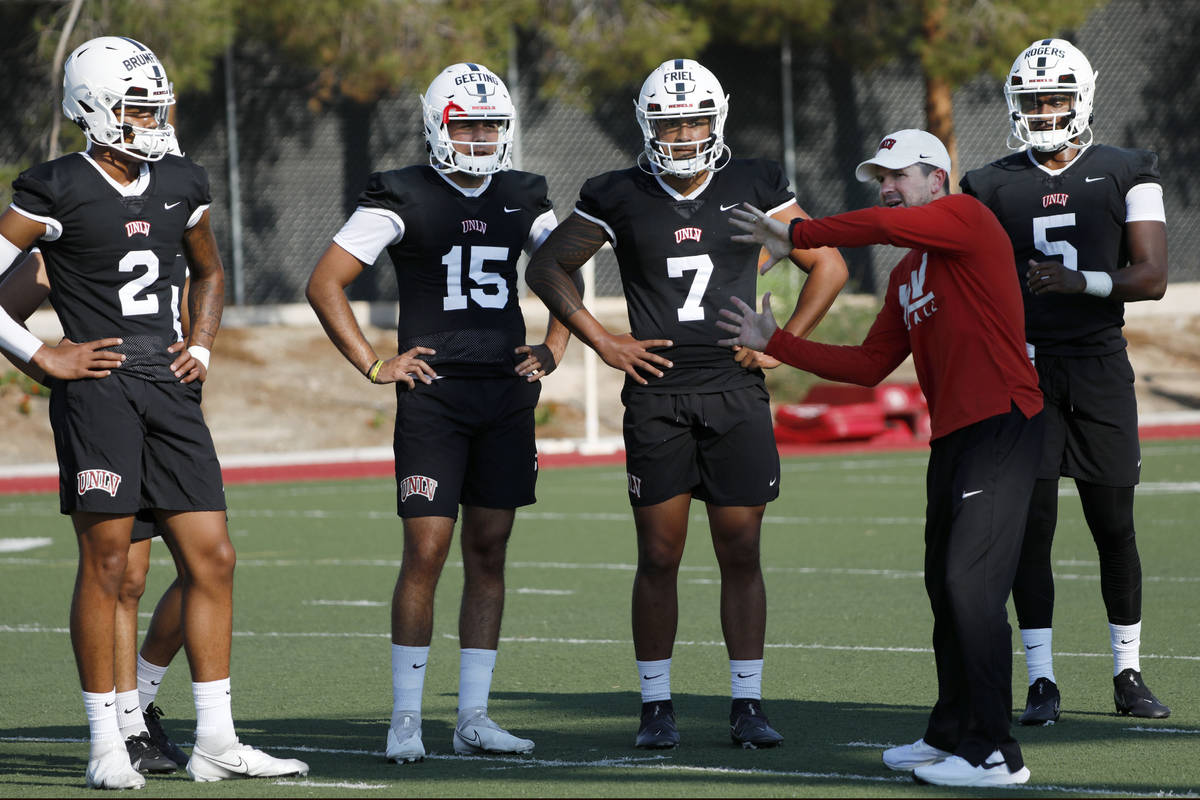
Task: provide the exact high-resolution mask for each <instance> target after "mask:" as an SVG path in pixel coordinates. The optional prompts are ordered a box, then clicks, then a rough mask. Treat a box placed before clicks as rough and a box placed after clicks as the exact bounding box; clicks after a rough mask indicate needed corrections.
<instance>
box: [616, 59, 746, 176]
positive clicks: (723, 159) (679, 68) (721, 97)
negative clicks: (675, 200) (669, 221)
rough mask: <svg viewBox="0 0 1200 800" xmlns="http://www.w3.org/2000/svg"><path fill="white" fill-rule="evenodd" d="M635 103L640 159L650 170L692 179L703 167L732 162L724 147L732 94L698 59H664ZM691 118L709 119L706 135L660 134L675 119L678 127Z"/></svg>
mask: <svg viewBox="0 0 1200 800" xmlns="http://www.w3.org/2000/svg"><path fill="white" fill-rule="evenodd" d="M634 107H635V109H636V114H637V121H638V125H639V126H641V129H642V152H641V153H639V154H638V160H637V163H638V166H639V167H641V168H642V169H643V170H645V171H646V172H650V173H654V172H665V173H666V174H668V175H675V176H678V177H681V178H690V177H692V176H693V175H697V174H699V173H701V172H704V171H705V170H711V171H714V172H715V171H716V170H719V169H721V168H722V167H724V166H725V165H726V164H727V163H729V148H728V147H726V146H725V116H726V115H727V114H728V113H729V96H728V95H726V94H725V92H724V91H722V90H721V83H720V81H718V80H717V78H716V76H715V75H713V74H712V73H711V72H709V71H708V69H706V68H705V67H704V66H703V65H701V64H700V63H699V62H696V61H692V60H691V59H689V58H676V59H673V60H671V61H664V62H663V63H662V64H660V65H659V66H658V67H657V68H656V69H655V70H654V71H653V72H651V73H650V76H649V77H648V78H646V81H645V83H643V84H642V90H641V91H640V92H638V96H637V99H636V100H635V101H634ZM688 119H692V120H698V119H707V120H708V123H709V130H708V135H707V137H705V138H701V139H698V140H695V139H688V138H687V137H686V136H684V137H683V138H680V139H676V140H672V141H665V140H664V139H663V138H662V131H663V130H664V129H665V128H667V127H670V126H671V123H674V124H675V126H677V127H678V126H681V125H683V124H684V121H685V120H688ZM685 127H686V126H685Z"/></svg>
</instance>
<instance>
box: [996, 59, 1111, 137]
mask: <svg viewBox="0 0 1200 800" xmlns="http://www.w3.org/2000/svg"><path fill="white" fill-rule="evenodd" d="M1095 91H1096V73H1095V72H1093V71H1092V65H1091V64H1089V63H1088V60H1087V58H1085V57H1084V55H1083V53H1081V52H1079V49H1078V48H1077V47H1075V45H1073V44H1071V43H1070V42H1068V41H1067V40H1066V39H1039V40H1038V41H1036V42H1034V43H1033V44H1031V45H1029V46H1028V47H1026V48H1025V51H1024V52H1023V53H1021V55H1019V56H1017V60H1016V61H1014V62H1013V65H1012V69H1011V70H1009V74H1008V80H1007V81H1005V83H1004V99H1005V100H1007V101H1008V114H1009V121H1010V124H1011V125H1012V133H1011V135H1010V136H1009V147H1011V148H1013V149H1017V150H1019V149H1021V148H1022V147H1025V146H1029V147H1032V148H1033V149H1034V150H1041V151H1044V152H1053V151H1055V150H1060V149H1062V148H1063V147H1065V146H1066V145H1067V144H1068V143H1069V142H1070V141H1071V140H1073V139H1075V138H1076V137H1080V144H1079V145H1077V146H1083V145H1087V144H1090V143H1091V141H1092V135H1091V129H1090V127H1089V126H1090V125H1091V124H1092V101H1093V94H1094V93H1095ZM1050 93H1064V94H1070V95H1071V96H1072V97H1073V98H1074V103H1073V106H1072V108H1071V110H1070V111H1069V112H1067V113H1065V114H1033V113H1029V112H1030V111H1032V110H1035V108H1034V105H1033V101H1034V98H1035V97H1036V96H1037V95H1039V94H1050ZM1040 120H1052V121H1053V122H1054V123H1055V124H1054V126H1053V128H1052V130H1036V129H1035V128H1034V126H1032V125H1031V124H1030V123H1031V122H1035V121H1040ZM1014 140H1015V141H1014Z"/></svg>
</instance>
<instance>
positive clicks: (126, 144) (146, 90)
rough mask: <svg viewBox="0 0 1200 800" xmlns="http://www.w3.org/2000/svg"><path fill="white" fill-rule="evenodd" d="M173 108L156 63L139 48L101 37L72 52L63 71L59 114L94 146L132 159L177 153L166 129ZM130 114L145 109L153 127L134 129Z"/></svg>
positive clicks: (119, 38) (171, 132) (162, 72)
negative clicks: (75, 126)
mask: <svg viewBox="0 0 1200 800" xmlns="http://www.w3.org/2000/svg"><path fill="white" fill-rule="evenodd" d="M174 103H175V95H174V93H173V92H172V91H171V82H170V81H169V80H167V73H166V71H165V70H164V69H163V68H162V64H161V63H160V62H159V60H158V57H157V56H155V55H154V53H153V51H151V50H150V48H148V47H146V45H144V44H142V43H141V42H138V41H135V40H133V39H129V38H127V37H124V36H101V37H100V38H98V39H92V40H90V41H87V42H84V43H83V44H81V45H80V46H79V47H77V48H75V52H73V53H71V55H70V57H69V58H68V59H67V62H66V64H65V65H64V66H63V103H62V108H63V113H64V114H66V115H67V118H68V119H70V120H71V121H72V122H74V123H75V124H77V125H78V126H79V127H80V128H82V129H83V133H84V135H85V136H87V138H88V139H89V140H90V141H92V142H93V143H95V144H98V145H103V146H104V147H111V148H113V149H114V150H119V151H120V152H122V153H124V154H126V155H128V156H130V157H132V158H136V159H138V160H139V161H158V160H159V159H161V158H162V157H163V156H165V155H166V154H167V153H169V152H172V151H173V150H176V149H177V148H178V145H177V144H176V142H175V130H174V128H172V127H171V126H170V125H169V124H167V108H168V107H169V106H171V105H174ZM130 108H148V109H150V110H152V111H153V113H154V125H153V127H146V126H144V125H135V124H133V122H132V121H131V119H129V118H128V114H127V110H128V109H130Z"/></svg>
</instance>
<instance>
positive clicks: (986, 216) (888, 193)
mask: <svg viewBox="0 0 1200 800" xmlns="http://www.w3.org/2000/svg"><path fill="white" fill-rule="evenodd" d="M949 173H950V156H949V154H948V153H947V152H946V148H945V146H943V145H942V143H941V142H940V141H939V140H938V139H937V138H936V137H935V136H933V135H932V134H930V133H927V132H925V131H919V130H903V131H897V132H896V133H893V134H890V135H888V136H886V137H884V139H883V140H882V141H881V142H880V143H879V149H878V152H877V153H876V154H875V157H874V158H871V159H869V160H867V161H864V162H863V163H861V164H859V165H858V169H857V170H856V171H855V175H856V176H857V177H858V179H859V180H860V181H864V182H865V181H872V180H873V181H876V182H878V184H879V196H880V201H881V205H882V206H883V207H881V208H869V209H863V210H861V211H851V212H848V213H845V214H837V215H835V216H832V217H825V218H823V219H813V220H803V219H797V220H793V222H792V223H791V225H790V226H785V225H784V224H783V223H781V222H778V221H777V220H773V219H771V218H770V217H767V216H765V215H763V214H762V212H760V211H758V210H757V209H754V208H750V207H747V208H748V210H745V211H742V210H740V209H739V210H736V211H734V218H733V224H734V225H736V226H737V227H739V228H741V229H742V230H744V231H746V233H745V234H742V235H737V236H734V237H733V238H734V239H735V240H738V241H743V242H747V243H752V242H757V243H759V244H762V245H764V246H765V247H767V248H768V249H769V250H770V252H771V254H772V255H773V256H775V257H776V259H779V258H781V257H783V256H784V255H786V254H787V253H789V252H791V250H792V248H793V247H798V248H813V247H823V246H834V247H857V246H862V245H868V244H892V245H897V246H901V247H909V248H912V249H911V250H910V251H909V252H908V254H907V255H905V256H904V258H902V259H901V260H900V263H899V264H897V265H896V267H895V268H894V269H893V270H892V274H891V279H890V281H889V283H888V290H887V295H886V297H885V299H884V303H883V308H882V309H880V311H879V316H878V317H876V319H875V323H874V324H873V325H872V326H871V330H870V332H869V333H868V334H867V338H866V339H865V340H864V341H863V343H862V344H861V345H858V346H857V347H842V346H834V345H827V344H819V343H816V342H811V341H807V340H804V339H800V338H797V337H795V336H792V335H791V334H789V333H787V332H785V331H782V330H780V329H779V326H778V325H777V324H776V322H775V318H774V316H773V315H772V313H771V307H770V294H769V293H768V294H767V295H765V296H764V297H763V313H761V314H759V313H756V312H755V311H754V309H752V308H750V307H749V306H747V305H746V304H745V303H743V302H741V301H740V300H738V299H737V298H731V299H732V300H733V302H734V304H735V305H736V306H737V308H738V310H737V311H728V310H724V311H722V312H721V314H722V316H723V317H724V321H721V322H718V323H717V324H718V325H719V326H720V327H721V328H722V329H724V330H727V331H730V332H731V333H734V334H735V336H734V337H733V338H730V339H725V340H723V341H722V342H721V343H722V344H727V345H739V346H743V347H749V348H751V349H754V350H761V351H764V352H766V353H767V355H770V356H773V357H775V358H777V359H779V360H780V361H783V362H785V363H787V364H791V365H792V366H794V367H799V368H800V369H803V370H806V371H808V372H812V373H814V374H816V375H820V376H821V377H823V378H827V379H830V380H836V381H845V382H848V383H857V384H862V385H865V386H872V385H874V384H876V383H879V381H881V380H882V379H883V378H885V377H886V376H887V375H888V374H889V373H891V372H892V370H894V369H895V368H896V367H897V366H899V365H900V363H901V362H902V361H904V359H905V358H906V357H907V356H908V354H909V353H910V352H911V353H912V354H913V360H914V362H915V363H916V368H917V380H918V381H919V382H920V384H921V389H922V390H923V391H924V392H925V396H926V398H928V401H929V411H930V414H931V416H932V422H933V436H932V441H931V443H930V455H929V468H928V473H927V476H926V492H927V498H926V500H927V509H926V520H925V588H926V590H927V591H928V593H929V603H930V605H931V606H932V608H933V619H934V622H933V648H934V654H935V658H936V661H937V673H938V700H937V703H936V704H935V705H934V707H933V711H932V713H931V714H930V716H929V725H928V727H927V728H926V730H925V735H924V736H923V737H922V738H921V739H918V740H917V741H916V742H914V743H913V744H910V745H904V746H901V747H894V748H891V749H889V750H886V751H884V754H883V761H884V763H885V764H886V765H887V766H888V767H891V768H892V769H898V770H909V769H911V770H914V774H915V776H916V778H917V779H918V780H920V781H923V782H927V783H936V784H943V785H950V786H1002V785H1007V784H1013V783H1024V782H1025V781H1027V780H1028V779H1029V770H1028V769H1027V768H1026V767H1025V765H1024V762H1023V760H1022V758H1021V748H1020V745H1018V744H1017V741H1016V739H1014V738H1013V736H1012V731H1011V721H1010V716H1011V709H1012V631H1011V629H1010V628H1009V625H1008V615H1007V613H1006V611H1005V601H1006V599H1007V598H1008V594H1009V591H1010V590H1011V589H1012V582H1013V575H1014V574H1015V572H1016V568H1017V558H1018V556H1019V554H1020V551H1021V538H1022V534H1023V531H1024V529H1025V515H1026V512H1027V506H1028V503H1029V498H1030V495H1031V493H1032V491H1033V480H1034V476H1035V474H1036V467H1037V461H1038V455H1039V452H1040V450H1039V448H1040V446H1041V438H1042V417H1041V413H1040V412H1041V410H1042V396H1041V392H1040V391H1039V389H1038V378H1037V373H1036V372H1035V370H1034V368H1033V365H1032V364H1031V363H1030V361H1029V357H1028V356H1027V355H1026V351H1025V322H1024V309H1023V306H1022V302H1021V289H1020V286H1019V285H1018V283H1017V279H1016V276H1015V275H1014V273H1013V270H1012V264H1013V254H1012V245H1011V244H1010V242H1009V238H1008V235H1007V234H1006V233H1005V232H1004V229H1003V228H1002V227H1001V226H1000V223H999V222H998V221H997V220H996V218H995V216H993V215H992V212H991V211H989V210H988V209H987V207H985V206H984V205H983V204H982V203H980V202H979V201H978V200H976V199H975V198H973V197H969V196H967V195H961V194H959V195H952V196H951V195H949V194H947V191H948V189H947V185H948V184H947V181H948V180H949Z"/></svg>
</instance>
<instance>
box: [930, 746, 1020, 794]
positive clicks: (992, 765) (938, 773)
mask: <svg viewBox="0 0 1200 800" xmlns="http://www.w3.org/2000/svg"><path fill="white" fill-rule="evenodd" d="M913 777H914V778H916V779H917V782H918V783H932V784H936V785H937V786H1012V785H1015V784H1018V783H1025V781H1027V780H1029V768H1028V767H1021V768H1020V769H1019V770H1017V771H1015V772H1013V771H1010V770H1009V768H1008V764H1006V763H1005V762H1004V756H1003V755H1001V754H1000V751H999V750H996V751H994V752H993V753H992V754H991V755H990V756H988V757H987V759H986V760H984V762H983V763H982V764H980V765H979V766H978V767H973V766H971V762H969V761H967V760H966V759H965V758H962V757H961V756H950V757H949V758H947V759H946V760H945V761H939V762H938V763H936V764H929V765H927V766H924V767H917V768H916V769H914V770H913Z"/></svg>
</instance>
